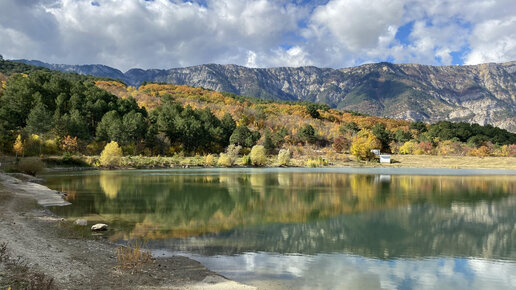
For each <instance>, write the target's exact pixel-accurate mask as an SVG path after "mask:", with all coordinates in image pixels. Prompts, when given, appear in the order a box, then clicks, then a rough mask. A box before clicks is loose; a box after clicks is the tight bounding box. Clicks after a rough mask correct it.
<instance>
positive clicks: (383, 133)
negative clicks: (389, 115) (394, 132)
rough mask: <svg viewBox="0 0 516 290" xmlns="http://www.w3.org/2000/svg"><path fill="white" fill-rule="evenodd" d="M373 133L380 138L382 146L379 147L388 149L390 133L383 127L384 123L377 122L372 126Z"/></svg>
mask: <svg viewBox="0 0 516 290" xmlns="http://www.w3.org/2000/svg"><path fill="white" fill-rule="evenodd" d="M372 132H373V135H374V136H375V137H376V138H377V139H378V140H380V142H381V143H382V146H381V148H380V149H383V150H389V143H390V142H391V135H390V134H389V132H387V130H386V129H385V124H383V123H378V124H375V125H374V126H373V128H372Z"/></svg>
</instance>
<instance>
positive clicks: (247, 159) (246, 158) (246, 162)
mask: <svg viewBox="0 0 516 290" xmlns="http://www.w3.org/2000/svg"><path fill="white" fill-rule="evenodd" d="M251 164H253V163H252V161H251V156H249V155H244V156H242V165H251Z"/></svg>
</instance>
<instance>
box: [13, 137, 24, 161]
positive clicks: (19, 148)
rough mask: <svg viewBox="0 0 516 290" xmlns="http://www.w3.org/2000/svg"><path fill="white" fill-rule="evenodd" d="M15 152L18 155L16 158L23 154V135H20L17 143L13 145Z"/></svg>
mask: <svg viewBox="0 0 516 290" xmlns="http://www.w3.org/2000/svg"><path fill="white" fill-rule="evenodd" d="M13 150H14V153H16V157H18V155H22V154H23V142H22V139H21V135H18V137H16V141H14V145H13Z"/></svg>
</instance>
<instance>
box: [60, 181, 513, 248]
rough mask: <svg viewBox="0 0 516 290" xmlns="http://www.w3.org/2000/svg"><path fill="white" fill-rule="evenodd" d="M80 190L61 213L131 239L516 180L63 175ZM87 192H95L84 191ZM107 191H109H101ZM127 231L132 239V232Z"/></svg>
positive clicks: (389, 203) (471, 195) (479, 195)
mask: <svg viewBox="0 0 516 290" xmlns="http://www.w3.org/2000/svg"><path fill="white" fill-rule="evenodd" d="M57 186H59V187H60V190H62V191H71V190H75V191H77V192H79V194H77V195H76V200H74V203H73V204H72V206H71V207H65V208H63V209H62V210H61V209H59V210H58V211H59V212H58V213H59V214H63V215H66V216H73V217H79V216H83V215H87V214H90V213H99V214H100V215H101V216H102V217H103V218H104V219H107V220H108V221H110V222H111V223H114V226H116V227H118V228H123V229H124V231H123V232H125V233H126V234H127V235H129V236H131V237H153V238H156V237H167V236H172V237H186V236H191V235H200V234H203V233H209V232H212V233H216V232H219V231H223V230H230V229H234V228H240V227H246V226H250V225H260V224H274V223H304V222H313V221H320V220H324V219H328V218H331V217H335V216H338V215H341V214H351V213H357V212H363V211H373V210H375V211H377V210H381V209H387V208H396V207H400V206H406V205H408V204H424V203H433V204H438V205H440V206H444V207H450V206H452V205H453V206H456V205H455V203H456V202H457V201H460V202H466V203H467V202H470V203H471V202H477V201H489V200H493V199H499V198H502V197H505V196H507V195H509V194H511V193H515V192H516V182H514V181H512V179H511V177H493V176H491V177H490V176H484V177H478V176H464V177H454V176H444V177H439V176H391V177H390V178H388V176H379V175H363V174H338V173H268V174H252V173H251V174H225V173H222V174H220V175H142V174H141V173H140V174H138V172H137V171H136V173H132V172H129V173H126V172H123V173H120V172H109V173H108V174H102V173H101V175H100V177H99V176H83V177H73V176H72V177H65V178H62V179H61V180H60V181H59V183H58V185H57ZM85 192H90V193H94V194H90V195H88V194H82V193H85ZM104 193H105V194H104ZM129 236H127V237H129Z"/></svg>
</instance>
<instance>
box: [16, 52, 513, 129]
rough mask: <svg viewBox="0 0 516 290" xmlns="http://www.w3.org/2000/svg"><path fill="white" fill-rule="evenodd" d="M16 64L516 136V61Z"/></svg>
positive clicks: (127, 81) (33, 62)
mask: <svg viewBox="0 0 516 290" xmlns="http://www.w3.org/2000/svg"><path fill="white" fill-rule="evenodd" d="M17 61H20V62H24V63H27V64H33V65H39V66H43V67H47V68H49V69H54V70H60V71H65V72H76V73H81V74H92V75H96V76H103V77H111V78H117V79H120V80H122V81H124V82H125V83H126V84H128V85H133V86H138V85H140V84H141V83H142V82H145V81H151V82H165V83H173V84H186V85H189V86H195V87H204V88H208V89H213V90H217V91H226V92H231V93H235V94H239V95H245V96H252V97H258V98H264V99H275V100H301V101H313V102H318V103H325V104H328V105H330V106H331V107H336V108H339V109H344V110H353V111H358V112H361V113H367V114H371V115H377V116H383V117H389V118H397V119H406V120H422V121H426V122H436V121H441V120H449V121H454V122H457V121H465V122H470V123H478V124H481V125H486V124H491V125H494V126H497V127H500V128H504V129H507V130H509V131H512V132H516V61H515V62H507V63H500V64H496V63H488V64H480V65H471V66H428V65H418V64H392V63H375V64H365V65H361V66H358V67H351V68H343V69H331V68H317V67H312V66H307V67H297V68H292V67H278V68H247V67H242V66H237V65H217V64H207V65H198V66H192V67H186V68H174V69H169V70H158V69H150V70H142V69H131V70H129V71H127V72H126V73H122V72H121V71H119V70H117V69H114V68H111V67H107V66H104V65H55V64H46V63H42V62H39V61H28V60H17Z"/></svg>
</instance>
